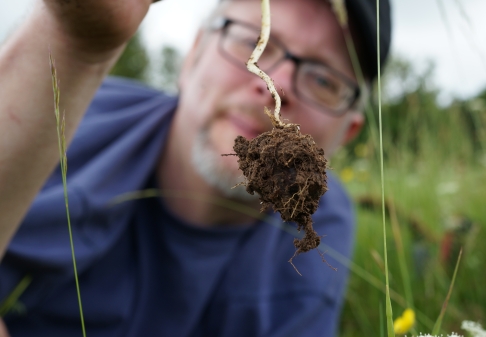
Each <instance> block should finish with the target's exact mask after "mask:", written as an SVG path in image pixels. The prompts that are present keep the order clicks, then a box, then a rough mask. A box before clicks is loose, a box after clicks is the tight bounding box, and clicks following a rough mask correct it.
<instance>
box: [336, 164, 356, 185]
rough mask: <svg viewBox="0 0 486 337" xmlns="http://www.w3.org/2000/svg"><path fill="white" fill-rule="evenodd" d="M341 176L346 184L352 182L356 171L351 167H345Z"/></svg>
mask: <svg viewBox="0 0 486 337" xmlns="http://www.w3.org/2000/svg"><path fill="white" fill-rule="evenodd" d="M339 176H340V177H341V180H342V181H343V182H345V183H348V182H350V181H351V180H353V178H354V171H353V169H352V168H351V167H345V168H343V169H342V170H341V172H340V174H339Z"/></svg>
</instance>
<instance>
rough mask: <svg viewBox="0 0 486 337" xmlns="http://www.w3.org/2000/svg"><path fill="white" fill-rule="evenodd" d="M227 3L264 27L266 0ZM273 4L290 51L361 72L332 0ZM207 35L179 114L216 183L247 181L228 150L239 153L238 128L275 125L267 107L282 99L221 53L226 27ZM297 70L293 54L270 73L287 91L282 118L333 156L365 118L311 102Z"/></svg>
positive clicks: (226, 12) (185, 81) (186, 79)
mask: <svg viewBox="0 0 486 337" xmlns="http://www.w3.org/2000/svg"><path fill="white" fill-rule="evenodd" d="M222 6H223V7H222V13H221V15H222V16H223V17H227V18H230V19H233V20H238V21H241V22H245V23H249V24H252V25H254V26H257V27H259V26H260V20H261V8H260V1H258V0H246V1H229V2H227V3H224V4H223V5H222ZM271 6H272V7H271V14H272V30H271V34H272V36H275V37H277V38H278V39H279V40H280V41H281V42H282V43H283V44H284V45H285V46H286V47H287V48H288V49H289V52H290V53H292V54H293V55H296V56H298V57H301V58H312V59H315V60H319V61H321V62H322V63H325V64H327V65H329V66H331V67H332V68H334V69H335V70H337V71H339V72H340V73H342V74H344V75H346V76H347V77H348V78H350V79H354V78H355V77H354V73H353V71H352V65H351V62H350V59H349V57H348V52H347V49H346V45H345V41H344V37H343V34H342V31H341V28H340V26H339V24H338V23H337V21H336V19H335V17H334V14H333V13H332V10H331V8H330V6H329V5H328V4H327V2H325V1H322V0H321V1H316V0H299V1H295V0H275V1H272V4H271ZM206 34H207V35H205V36H203V37H202V38H200V39H198V41H197V42H196V45H195V47H194V48H193V50H192V51H191V53H190V54H189V55H188V58H187V59H186V62H185V64H184V67H183V71H182V73H181V78H180V88H181V98H180V105H179V107H178V114H179V118H180V119H181V120H182V121H183V123H184V124H185V125H186V135H187V136H186V139H185V146H186V147H188V148H187V151H188V152H191V151H192V152H193V153H194V152H197V153H199V157H198V155H197V153H196V155H195V157H196V158H195V159H194V158H193V161H195V165H196V170H199V171H201V167H202V166H209V167H206V168H203V169H202V170H203V171H204V170H206V169H207V170H209V171H214V172H213V175H214V177H213V178H214V179H213V180H216V182H211V184H213V183H216V184H217V183H218V181H219V180H228V182H227V184H230V185H232V184H234V183H236V182H238V181H242V180H243V178H242V177H241V171H239V170H238V165H237V162H236V157H221V156H220V154H228V153H233V149H232V147H233V143H234V139H235V138H236V137H237V136H238V135H242V136H244V137H246V138H248V139H251V138H254V137H256V136H257V135H258V134H260V133H262V132H264V131H269V130H271V128H272V125H271V123H270V120H269V118H268V117H267V116H266V115H265V114H264V113H263V107H264V106H267V107H272V108H273V106H274V101H273V98H272V97H271V95H270V93H269V91H268V90H267V88H266V84H265V83H264V82H263V81H262V80H261V79H260V78H258V77H257V76H255V75H254V74H251V73H250V72H248V71H247V70H244V69H242V68H238V67H237V66H235V65H234V64H232V63H230V62H228V61H227V59H225V58H224V57H223V56H222V55H221V53H220V52H219V51H218V41H219V39H220V37H221V32H220V31H219V30H218V31H214V32H208V33H206ZM294 71H295V64H294V63H293V62H292V61H290V60H286V61H284V62H282V63H281V64H279V65H278V67H277V68H275V69H274V70H273V71H272V72H271V73H270V74H269V75H270V77H272V79H273V80H274V82H275V85H276V88H277V90H279V92H280V93H282V94H281V96H282V109H281V115H282V118H283V119H284V121H289V122H291V123H296V124H300V127H301V131H302V133H304V134H310V135H311V136H312V137H313V138H314V140H315V141H316V143H317V144H318V145H319V146H321V147H322V148H324V150H325V153H326V156H330V155H331V154H332V153H333V152H334V151H335V150H336V148H338V147H339V146H340V145H342V144H343V143H345V142H346V141H347V140H349V138H350V137H352V136H353V135H354V134H355V133H356V132H357V130H359V128H360V126H361V125H362V121H363V118H362V116H361V114H359V113H356V112H349V113H347V114H344V115H343V116H341V117H334V116H331V115H329V114H326V113H325V112H323V111H322V110H319V109H317V108H315V107H313V106H309V105H308V104H305V103H304V102H303V101H301V100H300V99H299V98H298V97H296V95H295V93H294V92H293V90H292V78H293V73H294ZM194 147H195V148H194ZM203 157H206V158H207V159H208V160H209V161H210V162H209V164H208V165H206V164H204V163H202V162H200V160H204V158H203ZM207 170H206V171H207ZM207 174H208V172H203V173H202V175H203V176H206V175H207ZM227 177H229V178H227ZM206 180H207V179H206ZM210 180H211V179H210ZM230 187H231V186H230Z"/></svg>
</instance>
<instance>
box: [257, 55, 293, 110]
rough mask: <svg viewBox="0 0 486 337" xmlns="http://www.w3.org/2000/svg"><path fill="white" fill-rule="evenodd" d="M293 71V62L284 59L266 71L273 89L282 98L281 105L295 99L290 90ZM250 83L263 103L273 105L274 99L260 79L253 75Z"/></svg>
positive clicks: (283, 105)
mask: <svg viewBox="0 0 486 337" xmlns="http://www.w3.org/2000/svg"><path fill="white" fill-rule="evenodd" d="M294 72H295V64H294V63H293V62H292V61H290V60H285V61H282V62H281V63H280V64H278V65H277V66H275V67H273V68H272V69H271V71H270V72H267V73H266V74H267V75H268V76H270V78H271V79H272V80H273V83H274V85H275V89H276V90H277V92H278V94H279V95H280V99H281V100H282V107H285V106H287V105H289V104H291V103H292V102H294V101H295V99H296V97H295V95H294V93H293V90H292V81H293V76H294ZM252 85H253V90H254V91H255V93H256V94H257V95H259V96H260V97H261V98H262V100H263V102H262V103H263V104H265V105H266V106H272V107H273V106H274V105H275V100H274V99H273V97H272V95H271V93H270V91H269V90H268V89H267V84H266V83H265V82H264V81H263V80H262V79H260V78H258V77H255V78H254V79H253V80H252Z"/></svg>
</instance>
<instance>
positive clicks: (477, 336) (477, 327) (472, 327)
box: [461, 321, 486, 337]
mask: <svg viewBox="0 0 486 337" xmlns="http://www.w3.org/2000/svg"><path fill="white" fill-rule="evenodd" d="M461 329H463V330H466V331H467V332H469V333H471V335H472V336H473V337H486V331H485V330H484V329H483V327H482V326H481V324H479V323H476V322H471V321H464V322H462V325H461Z"/></svg>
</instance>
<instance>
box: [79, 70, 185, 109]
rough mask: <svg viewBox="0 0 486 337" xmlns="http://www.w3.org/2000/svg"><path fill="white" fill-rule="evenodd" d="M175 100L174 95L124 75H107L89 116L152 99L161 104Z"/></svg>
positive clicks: (137, 104) (129, 106)
mask: <svg viewBox="0 0 486 337" xmlns="http://www.w3.org/2000/svg"><path fill="white" fill-rule="evenodd" d="M174 100H176V98H175V97H174V96H171V95H167V94H166V93H164V92H162V91H160V90H158V89H155V88H152V87H149V86H147V85H146V84H144V83H142V82H139V81H136V80H133V79H128V78H123V77H107V78H106V79H105V80H104V81H103V83H102V85H101V86H100V88H99V89H98V91H97V92H96V95H95V96H94V98H93V101H92V102H91V104H90V106H89V108H88V111H87V117H88V118H89V117H90V116H91V115H93V114H106V113H112V112H114V111H125V110H126V109H130V108H131V107H133V106H140V105H143V104H144V103H147V102H150V101H156V102H158V104H159V105H164V103H165V104H173V102H174Z"/></svg>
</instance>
